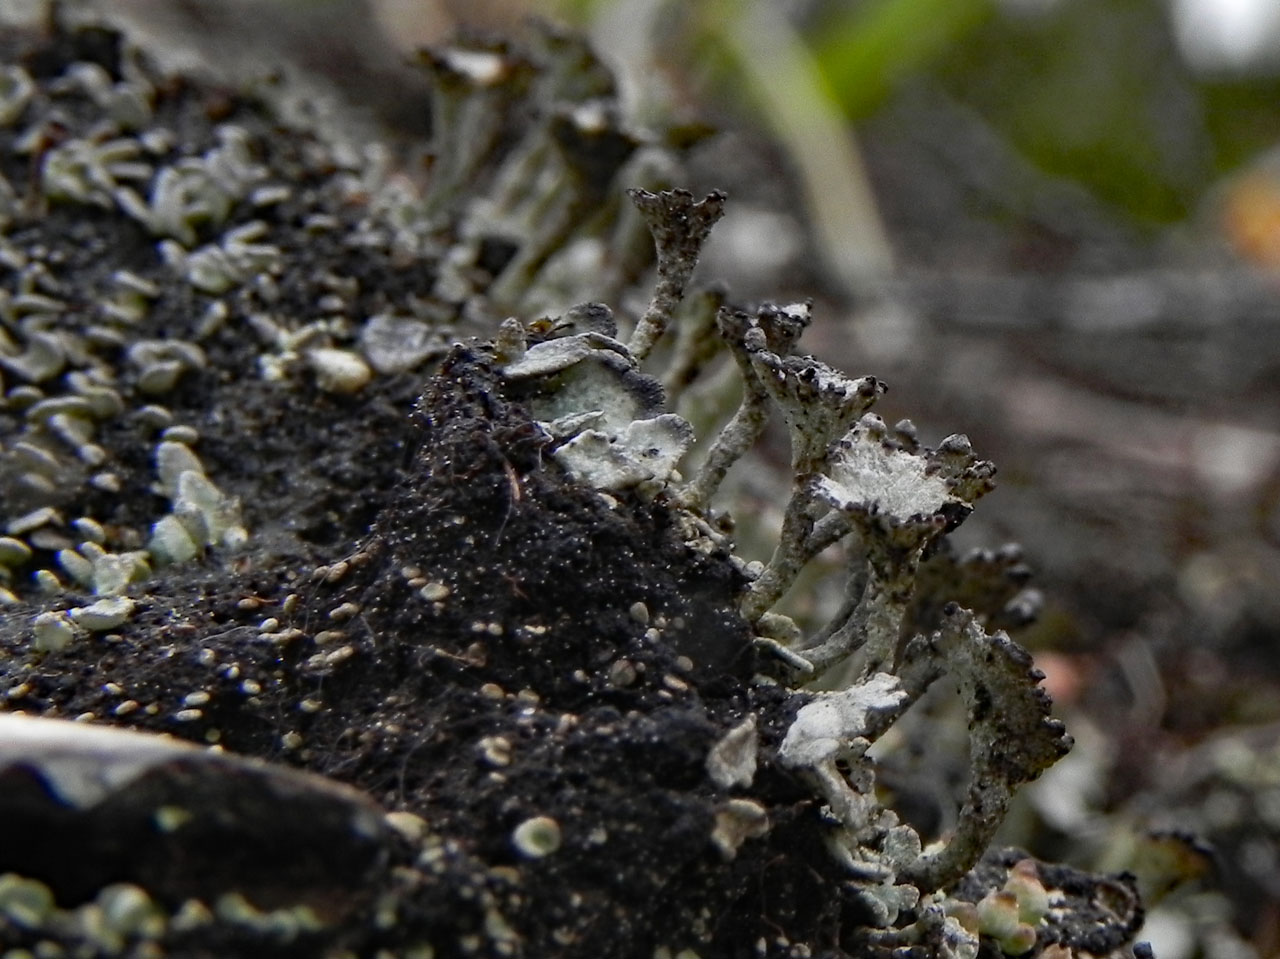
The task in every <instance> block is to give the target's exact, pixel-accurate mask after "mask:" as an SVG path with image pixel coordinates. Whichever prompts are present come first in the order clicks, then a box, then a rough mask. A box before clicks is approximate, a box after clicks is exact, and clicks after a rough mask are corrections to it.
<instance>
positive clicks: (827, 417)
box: [0, 23, 1141, 959]
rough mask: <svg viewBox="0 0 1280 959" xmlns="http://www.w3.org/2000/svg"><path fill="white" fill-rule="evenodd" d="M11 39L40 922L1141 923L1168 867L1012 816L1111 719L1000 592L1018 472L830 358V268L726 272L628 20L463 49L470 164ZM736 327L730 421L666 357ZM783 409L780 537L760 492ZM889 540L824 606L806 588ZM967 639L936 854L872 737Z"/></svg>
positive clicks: (14, 555) (89, 944) (7, 514)
mask: <svg viewBox="0 0 1280 959" xmlns="http://www.w3.org/2000/svg"><path fill="white" fill-rule="evenodd" d="M0 54H3V57H2V58H0V60H2V63H3V68H2V69H3V73H2V74H0V371H2V372H0V376H3V380H2V381H0V386H2V387H3V391H4V402H3V405H2V406H0V444H2V453H3V455H2V458H0V522H2V523H3V524H4V528H3V530H0V533H2V534H3V536H2V538H0V603H3V604H4V614H3V621H2V623H0V704H2V705H3V707H4V709H5V710H6V711H8V712H14V713H18V712H20V713H24V714H26V715H25V716H24V717H21V718H18V717H13V716H0V945H3V947H5V948H11V949H33V950H36V953H37V954H39V955H49V956H55V955H76V956H82V955H83V956H94V955H138V956H143V955H145V956H162V955H167V956H206V955H219V956H228V955H259V954H264V952H263V950H269V952H270V954H272V955H280V956H284V955H299V956H302V955H308V956H309V955H332V956H340V955H344V956H345V955H359V956H374V955H377V956H406V957H408V956H417V957H422V956H441V957H443V956H462V955H481V956H516V955H524V956H530V957H542V956H564V957H573V956H581V957H600V956H642V957H645V959H647V957H649V956H655V957H657V956H676V955H683V956H694V955H698V956H704V957H711V956H716V957H719V956H726V957H727V956H796V957H800V956H817V955H830V956H840V955H851V954H852V955H885V956H887V955H890V954H893V955H905V954H911V955H922V956H925V955H937V956H944V955H945V956H974V955H977V954H979V953H980V952H981V953H985V954H988V955H996V954H999V953H1001V952H1003V953H1006V954H1028V955H1031V954H1045V955H1054V956H1064V955H1067V954H1068V950H1070V949H1084V950H1087V951H1089V952H1091V953H1094V954H1097V955H1106V954H1114V955H1122V954H1126V953H1127V951H1128V950H1129V943H1130V940H1131V939H1132V937H1133V935H1134V933H1135V931H1136V928H1137V925H1138V923H1139V922H1140V916H1141V910H1140V907H1139V905H1138V903H1137V901H1136V897H1135V895H1134V893H1133V890H1132V886H1131V884H1129V883H1128V882H1127V881H1126V880H1124V879H1108V878H1101V877H1091V876H1087V875H1084V874H1081V873H1077V872H1074V871H1073V870H1070V869H1067V868H1065V867H1054V866H1047V865H1043V864H1041V865H1039V866H1037V865H1036V864H1035V863H1034V862H1033V861H1032V860H1030V859H1028V858H1026V857H1025V856H1024V855H1022V854H1020V853H1017V852H1016V851H1007V850H990V851H988V849H987V846H988V844H989V843H990V841H991V838H992V835H993V833H994V830H995V828H996V826H997V825H998V824H999V822H1000V820H1001V818H1002V816H1003V813H1004V810H1005V806H1006V804H1007V802H1008V800H1009V797H1010V796H1011V794H1012V792H1013V790H1014V789H1015V788H1016V787H1017V786H1018V785H1019V784H1020V783H1022V782H1025V781H1026V780H1028V779H1031V778H1034V777H1035V776H1036V775H1038V774H1039V772H1040V771H1041V770H1042V769H1044V768H1045V767H1046V766H1048V765H1049V764H1050V763H1052V762H1053V761H1054V760H1055V759H1056V758H1057V757H1058V756H1060V755H1061V753H1062V752H1063V751H1065V749H1066V748H1067V746H1068V745H1069V740H1068V739H1067V738H1066V736H1065V734H1064V732H1063V730H1062V728H1061V726H1060V724H1057V723H1056V722H1055V721H1053V720H1052V719H1050V718H1049V714H1048V705H1049V704H1048V700H1047V697H1046V696H1045V695H1044V694H1043V693H1042V692H1041V691H1040V690H1039V689H1038V687H1037V685H1036V684H1037V682H1038V679H1039V674H1038V673H1036V672H1035V671H1034V669H1033V667H1032V666H1031V663H1030V659H1029V657H1028V656H1027V654H1026V653H1025V651H1023V650H1022V649H1021V648H1020V647H1018V646H1017V645H1016V643H1014V642H1013V640H1011V639H1010V638H1009V637H1008V636H1007V635H1005V634H1004V633H1002V632H999V631H994V630H995V626H996V625H998V624H1002V623H1008V622H1011V621H1014V620H1016V618H1017V614H1018V611H1019V610H1021V609H1024V608H1025V603H1020V602H1019V601H1018V600H1017V595H1016V594H1017V590H1018V587H1019V586H1020V584H1021V582H1022V575H1021V570H1020V569H1019V568H1018V565H1017V561H1016V556H1015V555H1013V554H1000V556H995V555H994V554H983V555H982V556H979V557H975V558H971V559H969V560H960V559H956V558H954V557H953V556H952V554H951V553H950V551H949V549H948V547H947V546H946V536H947V534H948V533H949V532H950V531H951V530H952V529H953V528H954V527H955V526H956V525H957V524H958V523H959V522H960V521H961V520H962V519H963V518H964V516H965V515H966V514H967V513H968V511H969V510H970V509H971V507H972V503H973V502H974V501H975V500H976V499H977V498H978V497H979V496H981V495H982V494H983V493H984V492H986V490H987V489H989V488H990V485H991V484H990V476H991V473H992V468H991V466H990V464H987V463H984V462H982V461H981V460H979V459H977V458H976V457H975V456H974V455H973V453H972V451H971V450H970V449H969V448H968V443H967V441H966V440H964V439H963V437H952V438H949V439H948V440H946V441H944V442H943V443H942V444H941V445H940V446H939V447H938V449H936V450H931V449H928V448H926V447H924V446H923V445H922V444H921V443H920V442H919V441H918V440H917V439H916V437H915V433H914V430H913V429H912V428H911V427H910V424H907V423H903V424H899V425H898V426H896V427H888V426H886V425H885V424H884V423H883V422H881V421H880V420H879V419H877V418H876V417H875V416H874V414H871V413H870V412H869V411H870V407H871V406H872V404H873V403H874V401H875V399H876V397H877V396H878V395H879V394H880V393H881V392H882V391H883V384H881V383H879V381H877V380H875V379H874V378H873V377H863V378H860V379H851V378H849V377H847V376H845V375H844V374H842V373H840V372H839V371H836V370H833V369H831V368H830V367H827V366H826V365H824V364H822V363H819V362H818V361H816V360H814V359H813V358H811V357H807V356H803V355H797V354H796V353H795V352H794V347H795V345H796V342H797V339H798V338H799V335H800V333H801V332H802V330H803V329H804V327H805V326H806V325H807V324H808V323H809V321H810V317H809V308H808V307H807V306H806V305H803V304H796V305H792V306H788V307H777V306H772V305H763V306H758V307H756V308H753V309H750V310H746V309H740V308H736V307H733V306H729V305H725V304H723V303H722V302H719V301H720V300H721V299H722V297H719V296H717V295H714V294H706V293H697V292H691V291H689V290H688V289H687V287H688V283H689V278H690V274H691V272H692V268H693V265H694V263H695V262H696V259H697V255H698V251H699V248H700V246H701V243H702V241H703V240H704V239H705V237H706V235H707V233H708V232H709V231H710V229H711V228H712V226H713V225H714V223H715V220H716V219H717V218H718V217H719V213H720V210H721V209H722V206H723V203H724V197H723V196H721V195H719V194H712V195H711V196H709V197H707V198H705V199H703V200H695V198H694V197H692V196H690V195H689V194H687V193H682V192H680V191H673V190H669V189H665V188H666V187H668V186H670V182H669V181H670V179H671V177H672V176H673V175H675V172H676V171H678V169H679V157H678V155H677V154H676V152H674V151H673V150H672V149H670V148H668V147H664V146H660V145H659V144H658V142H657V140H656V139H655V138H654V137H651V136H650V137H645V136H642V135H640V134H639V133H638V132H636V131H633V130H630V129H629V128H628V127H627V126H626V125H625V124H624V123H623V121H622V120H621V118H620V117H619V113H618V107H617V104H616V102H615V101H614V99H613V87H612V81H611V79H610V78H609V76H608V74H607V72H606V71H604V70H603V68H602V67H600V65H599V64H598V63H597V62H596V61H595V59H594V57H593V56H592V55H591V54H590V51H589V50H587V48H586V47H585V46H584V45H583V44H582V42H581V41H579V40H578V39H577V38H575V37H573V36H571V35H566V34H561V33H559V32H556V31H554V30H551V29H545V28H544V29H541V30H538V31H535V32H534V34H533V35H532V36H531V37H529V38H528V39H527V41H526V42H525V43H524V44H523V45H521V46H516V45H514V44H508V43H492V42H474V43H470V44H467V45H458V46H455V47H451V48H448V49H444V50H440V51H436V52H434V53H432V54H430V55H427V56H425V57H424V65H425V66H426V68H427V69H429V70H430V71H431V73H432V75H433V77H434V80H435V85H436V90H437V95H436V99H435V101H434V106H433V129H434V139H433V141H432V167H431V171H430V173H431V175H430V178H429V181H428V186H427V188H426V189H425V191H422V192H419V191H418V190H417V189H416V188H415V186H414V185H413V184H412V183H411V182H410V181H408V180H402V179H400V178H399V177H398V175H397V174H394V173H390V172H388V171H389V170H390V169H393V165H391V164H389V163H388V162H384V161H386V160H387V157H386V156H385V155H384V154H381V153H380V152H379V150H378V148H376V147H374V148H367V149H364V150H357V149H355V148H352V147H351V146H349V145H346V144H342V143H334V142H329V140H328V139H326V138H325V137H322V136H321V135H319V134H316V133H308V132H305V131H299V130H296V129H284V128H282V127H281V126H280V125H279V121H278V120H277V119H275V118H274V117H273V114H272V112H271V110H270V109H269V108H267V107H266V106H264V105H263V104H262V103H260V102H259V101H257V100H254V99H252V98H250V97H247V96H244V95H242V94H241V93H240V92H237V91H235V90H230V89H224V88H220V87H217V86H214V85H210V84H207V83H202V82H200V81H196V80H193V79H189V78H180V77H167V76H161V75H158V74H157V73H155V72H154V71H152V70H151V69H150V68H149V67H148V66H147V65H146V63H145V61H144V60H143V59H142V58H141V57H139V56H138V55H137V54H136V52H134V51H132V50H131V49H130V48H129V47H128V45H127V43H125V42H124V40H123V39H122V38H121V37H120V36H119V34H117V33H116V32H114V31H113V30H111V29H108V28H105V27H100V26H89V27H83V26H81V27H70V26H65V25H63V24H59V23H50V24H47V25H45V26H43V27H42V28H39V29H33V30H29V31H26V32H19V31H10V32H8V33H6V34H5V35H4V36H3V38H0ZM624 188H634V189H632V191H631V199H632V200H633V201H634V204H635V207H634V208H633V207H632V206H630V205H629V204H628V203H627V198H626V195H625V193H624ZM637 209H638V211H639V216H637V215H636V210H637ZM650 233H652V238H653V240H655V241H656V245H657V280H656V284H655V293H654V295H653V297H652V301H651V304H650V307H649V309H648V310H647V311H645V312H644V314H643V316H642V317H641V318H640V319H639V321H638V323H637V324H636V328H635V330H634V331H633V332H632V333H631V335H630V337H623V336H621V335H620V334H619V330H618V324H617V322H615V320H614V317H613V314H612V312H611V310H610V309H609V307H606V306H604V305H603V303H605V302H609V303H613V304H615V305H617V304H619V303H620V302H622V299H623V297H622V293H623V291H624V290H630V289H634V288H635V286H636V282H637V280H638V279H639V278H640V275H641V274H642V273H643V272H644V269H645V265H646V262H647V259H646V258H647V257H648V256H649V255H650V254H648V253H644V254H641V253H638V252H637V251H641V250H647V249H649V247H648V238H649V234H650ZM650 282H651V281H650ZM574 304H581V305H578V306H574ZM717 363H719V364H721V365H722V366H726V367H727V366H730V365H732V366H733V367H734V368H736V369H737V370H738V371H739V375H740V382H741V384H742V399H741V405H740V407H739V410H738V412H737V414H735V415H734V416H733V417H732V418H731V419H730V420H729V422H728V423H727V424H726V425H725V426H724V427H723V429H722V430H721V431H720V432H719V433H718V434H714V435H708V436H699V437H695V435H694V429H693V427H691V426H690V424H689V423H688V422H686V421H685V420H684V419H683V418H681V417H680V416H678V415H676V414H675V413H674V412H672V411H671V406H670V404H671V401H673V400H674V398H675V397H674V389H669V390H668V391H667V393H668V394H671V395H666V394H664V390H663V386H662V384H661V383H660V382H659V380H658V379H656V378H654V377H653V376H651V375H649V373H648V372H646V371H656V370H659V369H661V370H662V371H663V372H664V375H663V377H662V379H663V382H665V383H666V384H667V386H668V387H670V388H675V387H679V386H682V385H687V384H688V382H690V381H691V380H692V379H694V378H695V376H696V374H697V373H698V371H699V370H700V369H702V368H704V367H707V366H709V365H713V364H717ZM424 386H425V388H424ZM773 410H776V411H778V412H779V413H780V414H781V417H780V418H781V419H782V420H783V421H784V422H785V424H786V427H787V430H788V433H789V435H790V439H791V446H792V469H793V473H794V482H793V489H792V494H791V500H790V502H789V503H788V505H787V507H786V517H785V521H784V524H783V528H782V532H781V539H780V543H779V546H778V549H777V551H776V553H775V555H774V557H773V559H772V561H771V562H770V563H769V564H768V565H767V566H763V567H760V566H759V564H749V563H746V562H744V561H743V560H742V559H740V558H739V557H737V556H735V555H734V553H733V542H732V539H731V537H730V536H729V535H728V534H727V533H726V532H725V529H726V528H727V526H726V524H725V523H724V521H723V520H724V518H723V517H722V516H721V515H719V514H718V513H716V512H714V511H713V510H712V508H711V502H712V498H713V496H714V495H715V493H716V491H717V489H718V488H719V486H720V484H721V481H722V480H723V479H724V477H725V475H726V474H727V472H728V470H729V469H730V468H731V467H732V466H733V464H734V462H735V461H737V460H738V459H740V458H741V457H742V456H744V455H746V454H747V453H748V451H749V450H750V449H751V447H752V446H753V444H754V443H755V441H756V440H757V439H758V438H759V436H760V435H761V432H762V430H763V428H764V425H765V423H766V420H767V419H768V417H769V415H770V413H771V411H773ZM691 448H692V456H691V457H690V456H689V454H690V450H691ZM682 469H687V470H688V472H689V475H688V476H687V477H685V476H683V475H682V473H681V470H682ZM840 542H843V543H845V544H846V552H847V554H848V556H849V588H848V598H847V601H846V603H845V604H844V606H843V607H842V608H841V609H840V610H839V612H838V613H837V615H836V616H835V617H834V618H833V620H832V621H831V622H830V623H829V624H828V626H826V627H824V628H823V629H821V630H820V631H819V632H818V633H817V635H813V636H809V637H806V638H802V637H800V636H799V635H798V630H797V629H796V627H795V626H794V624H793V623H791V622H790V621H789V620H787V619H786V618H785V617H782V616H780V615H779V614H778V613H777V612H776V611H774V609H773V607H774V605H775V603H776V602H777V600H778V599H779V597H781V596H782V595H783V594H784V593H785V592H786V590H787V589H788V588H789V587H790V586H791V585H792V584H793V583H794V581H795V579H796V576H797V575H798V573H799V571H800V569H801V568H802V567H803V566H804V565H805V564H806V563H807V562H808V561H809V560H810V559H812V558H813V557H814V556H816V555H817V554H818V553H819V552H822V551H823V550H824V549H827V548H828V547H830V546H832V545H834V544H836V543H840ZM944 676H949V677H951V679H952V680H955V681H957V682H958V685H959V688H960V691H961V694H962V696H963V698H964V700H965V704H966V708H967V710H968V716H969V723H970V744H971V749H970V758H969V765H970V770H971V780H970V782H969V784H968V787H967V792H966V793H965V795H964V796H963V797H961V799H960V802H959V803H958V806H959V811H958V813H957V816H956V826H955V828H954V829H953V830H951V831H950V834H949V836H947V837H946V838H945V839H943V840H942V841H940V842H937V843H932V844H931V843H930V840H931V839H933V838H934V837H931V836H929V835H924V836H921V835H920V833H919V832H917V830H916V829H915V828H914V827H913V826H911V825H910V824H908V823H906V822H903V821H900V820H899V818H898V816H897V815H896V814H895V813H894V812H893V811H892V810H891V809H889V808H886V807H885V806H884V805H883V804H882V801H881V799H880V797H879V795H878V793H877V791H876V788H875V770H874V764H873V762H872V761H871V760H870V759H869V758H868V756H867V749H868V748H869V747H870V746H871V744H872V743H873V742H874V741H875V740H876V739H877V738H878V737H879V736H880V735H881V734H882V733H884V732H885V730H886V729H888V728H889V726H890V725H891V724H893V723H894V722H895V721H896V720H897V719H898V718H899V717H900V716H901V715H902V713H903V712H905V711H906V710H907V709H908V708H909V707H911V705H912V704H913V703H915V702H916V701H917V700H918V699H919V698H920V697H921V696H923V695H924V693H925V691H926V690H927V689H928V688H929V687H930V686H932V685H933V684H934V683H935V681H938V680H940V679H942V677H944ZM816 678H824V679H825V681H827V682H828V684H829V685H836V686H838V687H840V688H838V689H837V690H835V691H830V692H813V691H807V690H806V689H805V688H804V687H805V684H807V683H808V682H810V681H811V680H814V679H816ZM837 680H838V682H837ZM56 718H61V719H62V720H69V719H77V720H80V721H82V722H83V723H85V724H87V725H83V726H77V725H72V724H69V723H65V722H56V721H55V719H56ZM115 727H122V728H123V727H127V728H128V729H130V730H133V731H134V732H131V733H124V732H120V731H118V730H117V729H116V728H115ZM157 732H163V733H168V734H170V735H171V736H173V737H177V738H178V739H181V740H187V741H190V742H192V743H196V744H200V745H201V746H203V747H214V748H213V749H208V748H184V747H181V746H180V745H179V744H177V743H175V742H173V741H172V740H162V739H160V738H159V737H156V736H155V735H154V734H155V733H157ZM143 734H145V735H143ZM984 853H985V858H983V856H984ZM41 950H43V951H41ZM902 950H906V952H903V951H902ZM1033 951H1034V952H1033Z"/></svg>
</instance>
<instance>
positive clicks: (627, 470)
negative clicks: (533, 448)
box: [552, 413, 693, 490]
mask: <svg viewBox="0 0 1280 959" xmlns="http://www.w3.org/2000/svg"><path fill="white" fill-rule="evenodd" d="M692 442H693V428H692V427H691V426H690V425H689V424H688V422H686V421H685V420H684V419H682V418H681V417H679V416H677V415H676V414H674V413H664V414H662V415H661V416H656V417H654V418H653V419H647V420H635V421H634V422H632V423H629V424H628V425H627V426H626V427H625V428H624V429H623V430H622V432H621V433H620V434H618V435H617V436H613V437H611V436H609V435H608V434H607V433H604V432H602V431H600V430H584V431H582V432H581V433H579V434H578V435H577V436H575V437H574V438H573V439H571V440H569V442H567V443H565V444H564V445H563V446H561V447H560V448H559V449H557V450H556V451H555V452H554V453H553V454H552V455H553V456H554V458H555V460H556V462H557V463H559V464H560V465H561V467H563V468H564V470H565V471H566V472H567V473H569V475H571V476H573V477H575V478H576V479H579V480H581V481H582V482H584V483H587V484H588V485H590V486H594V487H595V488H596V489H612V490H621V489H626V488H627V487H631V486H636V485H638V484H640V483H643V482H646V481H654V482H657V483H665V482H666V481H667V480H668V479H670V477H671V474H672V473H673V472H674V470H675V467H676V464H677V463H679V462H680V458H681V457H682V456H684V454H685V452H686V451H687V450H688V448H689V445H690V444H691V443H692Z"/></svg>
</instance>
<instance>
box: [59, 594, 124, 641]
mask: <svg viewBox="0 0 1280 959" xmlns="http://www.w3.org/2000/svg"><path fill="white" fill-rule="evenodd" d="M136 606H137V604H136V603H134V601H133V600H131V599H130V598H129V597H128V596H110V597H107V598H105V599H100V600H98V601H97V602H96V603H92V604H90V605H88V606H76V607H74V608H73V609H71V610H70V612H69V614H68V615H70V617H71V621H72V622H73V623H75V624H76V625H77V626H79V627H80V628H81V629H86V630H88V631H89V632H91V633H102V632H106V631H107V630H109V629H115V628H116V627H117V626H122V625H124V624H125V623H126V622H128V620H129V617H131V616H132V615H133V611H134V609H135V608H136Z"/></svg>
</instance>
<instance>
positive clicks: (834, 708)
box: [778, 673, 908, 768]
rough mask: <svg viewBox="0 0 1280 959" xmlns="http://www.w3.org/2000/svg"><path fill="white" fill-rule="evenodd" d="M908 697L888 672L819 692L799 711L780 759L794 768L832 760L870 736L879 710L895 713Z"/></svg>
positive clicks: (783, 746) (785, 739) (898, 681)
mask: <svg viewBox="0 0 1280 959" xmlns="http://www.w3.org/2000/svg"><path fill="white" fill-rule="evenodd" d="M907 699H908V695H907V693H906V691H905V690H904V689H903V688H902V683H901V680H899V679H898V677H897V676H893V675H891V674H889V673H876V674H875V675H874V676H872V677H870V678H869V679H868V680H867V681H866V682H864V683H861V684H859V685H857V686H854V687H851V688H849V689H842V690H839V691H837V692H829V693H817V694H815V698H814V700H813V701H812V702H810V703H808V704H806V705H804V706H802V707H800V711H799V712H798V713H796V718H795V720H794V721H793V722H792V723H791V726H790V727H789V728H788V729H787V734H786V736H785V737H784V738H783V740H782V745H781V746H780V747H779V749H778V758H779V759H781V760H782V762H783V763H785V764H786V765H788V766H791V767H793V768H816V767H818V766H820V765H822V764H826V763H830V762H833V761H834V760H835V759H837V758H838V757H840V756H842V755H843V754H844V753H845V752H847V751H848V749H849V745H850V743H852V742H853V741H854V740H855V739H860V738H869V734H870V732H871V730H872V722H871V720H872V719H873V717H875V715H876V714H877V713H896V712H897V711H899V710H900V709H901V707H902V705H903V703H904V702H905V701H906V700H907Z"/></svg>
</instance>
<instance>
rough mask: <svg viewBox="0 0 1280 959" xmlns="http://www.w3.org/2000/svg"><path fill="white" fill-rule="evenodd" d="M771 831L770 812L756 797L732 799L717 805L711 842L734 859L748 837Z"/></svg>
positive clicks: (754, 837)
mask: <svg viewBox="0 0 1280 959" xmlns="http://www.w3.org/2000/svg"><path fill="white" fill-rule="evenodd" d="M768 831H769V812H768V810H766V809H765V807H764V806H762V805H760V803H758V802H756V801H755V800H754V799H730V800H728V801H726V802H724V803H721V804H720V805H719V806H717V807H716V818H715V827H714V828H713V829H712V830H711V842H712V843H713V844H714V845H715V847H716V848H717V849H718V850H720V854H721V855H722V856H724V858H725V859H733V858H734V857H735V856H736V855H737V854H738V849H739V847H741V846H742V844H743V843H744V842H746V841H747V840H748V839H756V838H759V837H760V836H763V835H764V834H765V833H767V832H768Z"/></svg>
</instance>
